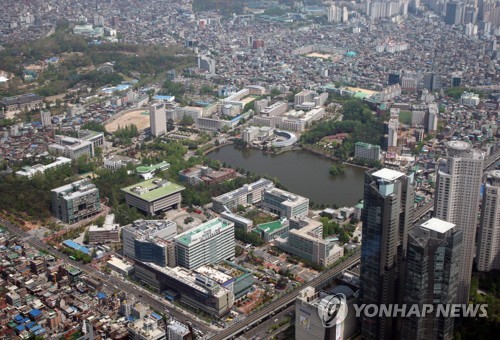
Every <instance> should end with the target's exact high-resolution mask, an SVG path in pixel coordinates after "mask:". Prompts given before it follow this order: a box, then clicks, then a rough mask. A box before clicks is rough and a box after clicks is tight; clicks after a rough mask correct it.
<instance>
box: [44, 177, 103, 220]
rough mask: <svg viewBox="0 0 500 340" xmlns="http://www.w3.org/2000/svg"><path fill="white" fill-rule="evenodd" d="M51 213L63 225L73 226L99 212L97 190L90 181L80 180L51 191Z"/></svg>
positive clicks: (99, 204)
mask: <svg viewBox="0 0 500 340" xmlns="http://www.w3.org/2000/svg"><path fill="white" fill-rule="evenodd" d="M50 193H51V200H52V212H53V213H54V216H55V217H56V218H57V219H59V220H61V221H63V222H64V223H69V224H73V223H75V222H78V221H81V220H84V219H86V218H89V217H91V216H94V215H96V214H97V213H99V211H100V210H101V203H100V201H99V189H97V187H96V186H95V185H94V184H92V182H91V181H90V179H88V178H86V179H82V180H79V181H76V182H73V183H71V184H67V185H64V186H62V187H59V188H55V189H52V190H51V192H50Z"/></svg>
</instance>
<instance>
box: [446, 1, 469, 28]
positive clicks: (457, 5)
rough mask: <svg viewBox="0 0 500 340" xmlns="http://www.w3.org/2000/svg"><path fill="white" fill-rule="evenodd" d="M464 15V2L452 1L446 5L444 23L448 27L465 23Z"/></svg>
mask: <svg viewBox="0 0 500 340" xmlns="http://www.w3.org/2000/svg"><path fill="white" fill-rule="evenodd" d="M464 14H465V8H464V4H463V3H462V2H458V1H450V2H448V3H446V15H445V17H444V22H445V23H447V24H448V25H460V24H461V23H462V22H463V16H464Z"/></svg>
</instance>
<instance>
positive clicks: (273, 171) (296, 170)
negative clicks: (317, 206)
mask: <svg viewBox="0 0 500 340" xmlns="http://www.w3.org/2000/svg"><path fill="white" fill-rule="evenodd" d="M208 157H210V158H211V159H216V160H218V161H220V162H224V163H226V164H228V165H230V166H231V167H233V168H243V169H245V170H247V171H250V172H253V173H256V174H258V175H262V176H264V175H268V176H271V177H277V178H279V180H280V182H281V183H282V184H283V185H284V186H285V187H286V188H287V189H288V190H289V191H291V192H293V193H296V194H299V195H301V196H305V197H308V198H309V200H311V201H312V202H314V203H324V204H326V205H328V206H332V205H333V204H336V205H337V206H339V207H341V206H354V205H355V204H356V203H357V202H358V201H359V200H360V199H361V198H363V181H364V174H365V171H366V170H365V169H363V168H359V167H354V166H346V167H345V173H344V174H343V175H340V176H335V177H333V176H331V175H330V173H329V170H330V166H331V165H332V164H334V162H333V161H331V160H328V159H326V158H323V157H320V156H318V155H315V154H313V153H311V152H308V151H304V150H295V151H288V152H284V153H281V154H279V155H270V154H265V153H263V152H262V151H260V150H254V149H243V148H240V147H237V146H235V145H225V146H223V147H221V148H219V149H217V150H215V151H213V152H211V153H209V154H208Z"/></svg>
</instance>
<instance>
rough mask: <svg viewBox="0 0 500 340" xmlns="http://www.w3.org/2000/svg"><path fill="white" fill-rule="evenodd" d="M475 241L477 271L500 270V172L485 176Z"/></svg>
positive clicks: (496, 171)
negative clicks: (477, 233)
mask: <svg viewBox="0 0 500 340" xmlns="http://www.w3.org/2000/svg"><path fill="white" fill-rule="evenodd" d="M478 237H479V239H478V240H477V255H476V262H477V269H478V270H479V271H482V272H487V271H490V270H494V269H500V171H498V170H495V171H491V172H489V173H488V174H487V177H486V183H485V184H484V192H483V201H482V204H481V222H480V225H479V236H478Z"/></svg>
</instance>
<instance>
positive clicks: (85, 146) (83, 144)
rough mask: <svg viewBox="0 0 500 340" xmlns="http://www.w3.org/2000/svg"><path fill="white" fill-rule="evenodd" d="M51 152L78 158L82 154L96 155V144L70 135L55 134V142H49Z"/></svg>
mask: <svg viewBox="0 0 500 340" xmlns="http://www.w3.org/2000/svg"><path fill="white" fill-rule="evenodd" d="M48 149H49V152H50V153H52V154H55V155H58V156H64V157H67V158H70V159H78V158H80V157H82V156H88V157H94V144H93V143H92V142H89V141H86V140H82V139H78V138H73V137H68V136H59V135H56V136H55V143H53V144H49V146H48Z"/></svg>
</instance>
